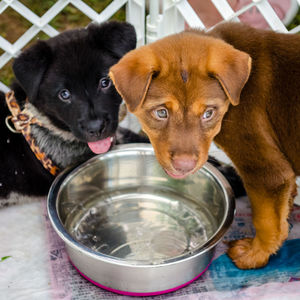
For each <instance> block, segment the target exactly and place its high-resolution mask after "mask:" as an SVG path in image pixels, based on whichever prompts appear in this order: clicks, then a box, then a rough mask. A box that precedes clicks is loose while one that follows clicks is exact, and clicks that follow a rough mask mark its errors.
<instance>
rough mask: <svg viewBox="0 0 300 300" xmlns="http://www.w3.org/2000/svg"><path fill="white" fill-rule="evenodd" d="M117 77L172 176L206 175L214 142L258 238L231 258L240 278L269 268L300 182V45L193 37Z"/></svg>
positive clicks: (170, 43)
mask: <svg viewBox="0 0 300 300" xmlns="http://www.w3.org/2000/svg"><path fill="white" fill-rule="evenodd" d="M110 76H111V78H112V80H113V82H114V84H115V86H116V88H117V90H118V91H119V93H120V94H121V95H122V97H123V99H124V100H125V102H126V103H127V106H128V108H129V110H130V111H131V112H133V113H134V114H136V116H137V117H138V118H139V120H140V122H141V124H142V127H143V129H144V131H145V132H146V133H147V135H148V136H149V138H150V140H151V143H152V145H153V147H154V149H155V152H156V155H157V159H158V161H159V162H160V163H161V165H162V166H163V168H164V169H165V171H166V172H167V173H168V174H169V175H170V176H172V177H175V178H182V177H185V176H187V175H188V174H190V173H193V172H195V171H196V170H198V169H199V168H200V167H201V166H202V165H203V163H204V162H205V161H206V159H207V156H208V149H209V146H210V144H211V142H212V140H213V139H214V140H215V142H216V143H217V144H218V145H219V146H220V147H221V148H222V149H223V150H224V151H225V152H226V153H227V154H228V156H229V157H230V158H231V159H232V161H233V163H234V164H235V166H236V168H237V169H238V172H239V174H240V175H241V177H242V179H243V182H244V185H245V187H246V190H247V193H248V196H249V198H250V200H251V204H252V211H253V223H254V226H255V229H256V236H255V237H254V238H253V239H252V238H247V239H243V240H238V241H234V242H231V245H230V249H229V251H228V254H229V256H230V257H231V258H232V259H233V261H234V262H235V264H236V265H237V266H238V267H239V268H243V269H249V268H258V267H262V266H264V265H265V264H266V263H267V262H268V259H269V256H270V255H271V254H273V253H275V252H276V251H277V250H278V249H279V247H280V246H281V244H282V243H283V241H284V240H285V239H286V238H287V235H288V222H287V218H288V214H289V209H290V206H291V205H292V201H293V198H294V196H295V195H296V184H295V175H299V174H300V155H299V153H300V89H299V82H300V36H299V35H291V34H278V33H274V32H271V31H262V30H256V29H252V28H250V27H247V26H245V25H242V24H234V23H228V24H223V25H219V26H218V27H216V28H215V29H214V30H212V31H211V32H209V33H203V32H200V31H197V30H191V31H187V32H183V33H180V34H175V35H172V36H169V37H166V38H164V39H161V40H159V41H157V42H155V43H153V44H150V45H148V46H144V47H140V48H138V49H136V50H133V51H131V52H129V53H128V54H126V55H125V56H124V57H123V58H122V59H121V60H120V62H119V63H118V64H116V65H114V66H113V67H112V68H111V71H110Z"/></svg>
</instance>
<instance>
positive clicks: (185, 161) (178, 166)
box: [172, 155, 197, 173]
mask: <svg viewBox="0 0 300 300" xmlns="http://www.w3.org/2000/svg"><path fill="white" fill-rule="evenodd" d="M196 164H197V160H196V159H194V158H192V157H190V156H187V155H181V156H177V157H173V159H172V165H173V167H174V169H175V170H176V171H179V172H183V173H187V172H190V171H192V170H193V169H194V168H195V167H196Z"/></svg>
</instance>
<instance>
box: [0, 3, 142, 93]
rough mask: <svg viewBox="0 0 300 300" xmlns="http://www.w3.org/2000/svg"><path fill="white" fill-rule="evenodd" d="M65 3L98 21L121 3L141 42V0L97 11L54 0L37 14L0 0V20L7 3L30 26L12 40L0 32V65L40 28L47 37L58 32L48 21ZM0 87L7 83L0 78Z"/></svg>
mask: <svg viewBox="0 0 300 300" xmlns="http://www.w3.org/2000/svg"><path fill="white" fill-rule="evenodd" d="M69 4H72V5H73V6H74V7H76V8H77V9H78V10H79V11H81V12H82V13H83V14H85V15H86V16H87V17H89V18H90V19H91V21H94V22H98V23H101V22H103V21H106V20H108V19H109V18H110V17H111V16H112V15H113V14H115V13H116V12H117V11H118V10H119V9H120V8H121V7H122V6H124V5H126V21H128V22H130V23H131V24H133V25H134V27H135V29H136V32H137V38H138V45H142V44H143V43H144V32H145V29H144V27H145V26H144V24H145V0H114V1H112V2H111V3H110V5H108V6H107V7H106V8H105V9H104V10H103V11H102V12H101V13H97V12H96V11H95V10H93V9H92V8H91V7H90V6H88V5H87V4H86V3H85V2H84V1H81V0H58V1H57V2H56V3H55V4H54V5H53V6H52V7H51V8H49V10H48V11H47V12H46V13H45V14H44V15H43V16H41V17H39V16H37V15H36V14H35V13H34V12H32V11H31V10H30V8H28V7H26V6H25V5H24V4H22V3H21V2H20V1H18V0H2V1H1V2H0V24H1V14H2V13H3V12H4V11H5V10H6V9H7V8H8V7H11V8H12V9H13V10H15V11H16V12H18V13H19V14H20V15H21V16H23V17H24V18H25V19H26V20H28V21H29V22H30V23H31V24H32V26H31V27H30V28H29V29H28V30H27V31H26V32H25V33H24V34H23V35H22V36H21V37H20V38H19V39H18V40H17V41H16V42H15V43H13V44H12V43H10V42H9V41H8V40H6V39H4V38H3V37H2V36H1V35H0V48H1V49H2V50H4V53H3V54H2V55H1V56H0V69H1V68H3V67H4V66H5V65H6V64H7V63H8V62H9V61H10V60H11V59H12V58H13V57H15V56H17V55H18V53H19V52H20V51H21V49H22V48H23V47H24V46H25V45H27V44H28V43H29V42H30V41H31V40H32V39H33V38H34V37H35V36H36V35H37V34H38V33H39V32H41V31H43V32H44V33H46V34H47V35H48V36H50V37H53V36H55V35H57V34H58V33H59V32H58V31H57V30H56V29H55V28H53V27H52V26H50V25H49V23H50V22H51V20H52V19H53V18H54V17H56V16H57V15H59V14H60V12H61V11H62V10H63V9H64V8H65V7H66V6H67V5H69ZM0 34H1V33H0ZM0 89H1V90H3V91H7V90H8V87H7V86H5V85H4V84H3V83H2V82H1V81H0Z"/></svg>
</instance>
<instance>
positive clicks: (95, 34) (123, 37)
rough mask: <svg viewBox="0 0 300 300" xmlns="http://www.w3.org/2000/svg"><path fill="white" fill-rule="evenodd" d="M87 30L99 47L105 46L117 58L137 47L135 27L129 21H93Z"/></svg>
mask: <svg viewBox="0 0 300 300" xmlns="http://www.w3.org/2000/svg"><path fill="white" fill-rule="evenodd" d="M87 30H88V35H89V37H90V39H91V41H92V42H94V44H95V45H96V46H97V47H99V48H102V49H103V48H104V49H105V50H106V51H108V52H110V53H111V54H112V55H114V56H116V57H117V58H121V57H122V56H123V55H124V54H125V53H127V52H128V51H130V50H132V49H134V48H135V47H136V33H135V29H134V27H133V26H132V25H131V24H129V23H127V22H118V21H108V22H105V23H102V24H96V23H91V24H90V25H89V26H88V27H87Z"/></svg>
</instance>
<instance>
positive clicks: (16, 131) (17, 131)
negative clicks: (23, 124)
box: [5, 116, 21, 133]
mask: <svg viewBox="0 0 300 300" xmlns="http://www.w3.org/2000/svg"><path fill="white" fill-rule="evenodd" d="M11 119H12V116H7V117H6V118H5V124H6V126H7V128H8V129H9V130H10V131H11V132H13V133H21V131H20V130H16V129H15V128H13V127H12V126H11V125H10V124H9V120H11Z"/></svg>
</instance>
